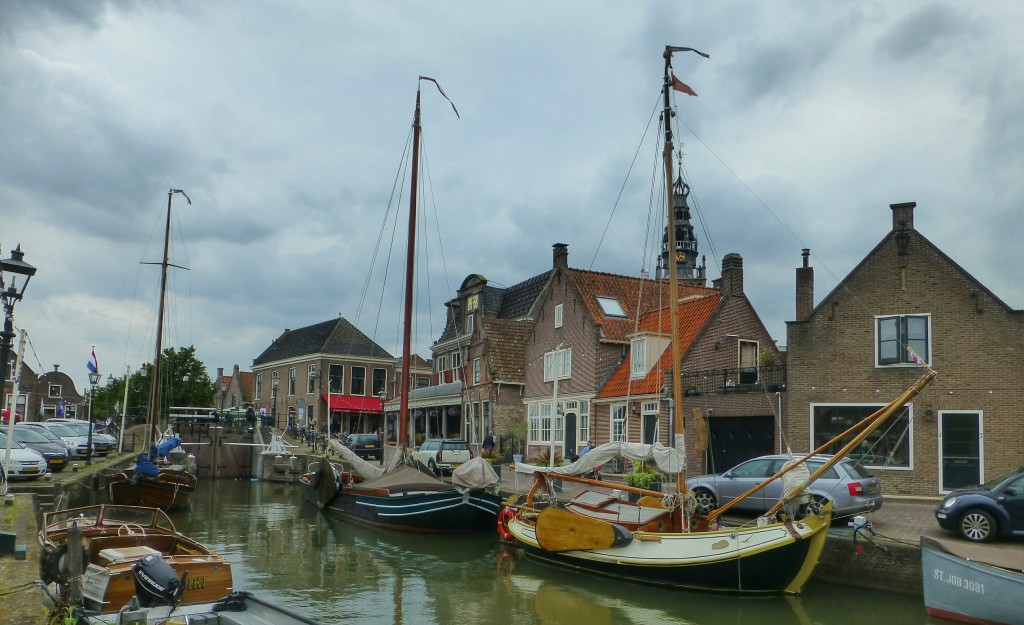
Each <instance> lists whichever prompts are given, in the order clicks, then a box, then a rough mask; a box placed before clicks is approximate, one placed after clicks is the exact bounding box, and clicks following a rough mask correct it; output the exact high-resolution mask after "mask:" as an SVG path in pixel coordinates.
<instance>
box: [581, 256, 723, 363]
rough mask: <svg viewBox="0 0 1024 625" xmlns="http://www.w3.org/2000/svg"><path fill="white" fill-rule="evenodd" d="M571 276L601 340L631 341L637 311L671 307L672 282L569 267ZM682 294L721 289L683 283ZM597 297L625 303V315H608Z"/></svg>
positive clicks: (614, 341)
mask: <svg viewBox="0 0 1024 625" xmlns="http://www.w3.org/2000/svg"><path fill="white" fill-rule="evenodd" d="M568 272H569V276H570V278H571V279H572V281H573V283H574V284H575V285H576V289H577V290H578V291H579V293H580V297H581V298H582V299H583V302H584V303H585V304H586V306H587V310H588V311H589V312H590V316H591V318H592V319H593V320H594V322H595V323H597V324H598V325H599V326H601V332H602V340H603V341H606V342H613V343H627V344H628V343H629V339H628V338H627V337H628V336H629V335H631V334H633V332H634V331H635V330H636V318H637V315H638V314H641V315H642V314H643V313H645V312H648V311H652V310H658V309H661V308H663V307H667V306H668V301H669V300H668V299H667V295H668V287H669V284H668V282H667V281H664V280H651V279H649V278H634V277H631V276H619V275H615V274H610V273H601V272H598V271H586V270H583V269H569V270H568ZM678 286H679V297H680V298H685V297H689V296H693V295H714V294H717V293H718V291H717V290H715V289H711V288H708V287H703V286H696V285H692V284H685V283H680V284H679V285H678ZM598 297H608V298H613V299H615V300H617V301H618V302H619V305H620V306H622V310H623V311H624V312H625V316H624V317H618V316H611V315H607V314H605V312H604V311H603V310H602V309H601V305H600V304H598V302H597V298H598Z"/></svg>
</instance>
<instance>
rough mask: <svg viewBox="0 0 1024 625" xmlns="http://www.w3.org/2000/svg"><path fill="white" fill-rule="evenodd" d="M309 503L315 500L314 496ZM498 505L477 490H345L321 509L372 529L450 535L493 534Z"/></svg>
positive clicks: (496, 497) (499, 501)
mask: <svg viewBox="0 0 1024 625" xmlns="http://www.w3.org/2000/svg"><path fill="white" fill-rule="evenodd" d="M304 488H309V487H306V486H304ZM307 498H309V497H307ZM312 499H313V500H315V492H314V493H313V496H312ZM502 505H503V502H502V500H501V499H500V498H499V497H498V496H497V495H495V494H492V493H489V492H486V491H480V490H470V491H466V492H460V491H459V490H458V489H455V488H452V487H449V488H442V489H438V490H408V491H399V492H381V491H380V490H379V489H376V490H373V491H365V490H360V489H358V488H345V489H342V490H341V491H339V492H338V494H337V495H335V496H334V498H332V499H331V501H329V502H328V503H327V504H326V505H325V506H323V508H322V509H323V511H324V512H326V513H327V514H331V515H333V516H337V517H340V518H342V519H345V520H348V521H352V522H355V523H360V524H363V525H369V526H372V527H380V528H386V529H392V530H398V531H403V532H421V533H432V534H451V533H459V532H483V531H494V528H495V527H496V525H497V519H498V512H499V511H500V510H501V508H502Z"/></svg>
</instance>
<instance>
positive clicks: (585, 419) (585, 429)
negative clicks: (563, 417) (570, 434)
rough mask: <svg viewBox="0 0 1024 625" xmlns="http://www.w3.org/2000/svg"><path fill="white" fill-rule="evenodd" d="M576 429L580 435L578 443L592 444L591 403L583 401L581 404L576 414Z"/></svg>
mask: <svg viewBox="0 0 1024 625" xmlns="http://www.w3.org/2000/svg"><path fill="white" fill-rule="evenodd" d="M576 429H577V430H578V433H579V438H578V439H577V441H578V442H583V443H587V442H590V402H589V401H587V400H585V399H583V400H580V402H579V409H578V410H577V412H576Z"/></svg>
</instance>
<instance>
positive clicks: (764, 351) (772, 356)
mask: <svg viewBox="0 0 1024 625" xmlns="http://www.w3.org/2000/svg"><path fill="white" fill-rule="evenodd" d="M780 361H781V358H780V357H779V352H777V351H776V350H774V349H771V348H768V347H763V348H761V351H760V352H758V354H757V366H759V367H774V366H775V365H779V364H782V363H781V362H780Z"/></svg>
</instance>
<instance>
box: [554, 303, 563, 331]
mask: <svg viewBox="0 0 1024 625" xmlns="http://www.w3.org/2000/svg"><path fill="white" fill-rule="evenodd" d="M555 327H556V328H561V327H562V304H555Z"/></svg>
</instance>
